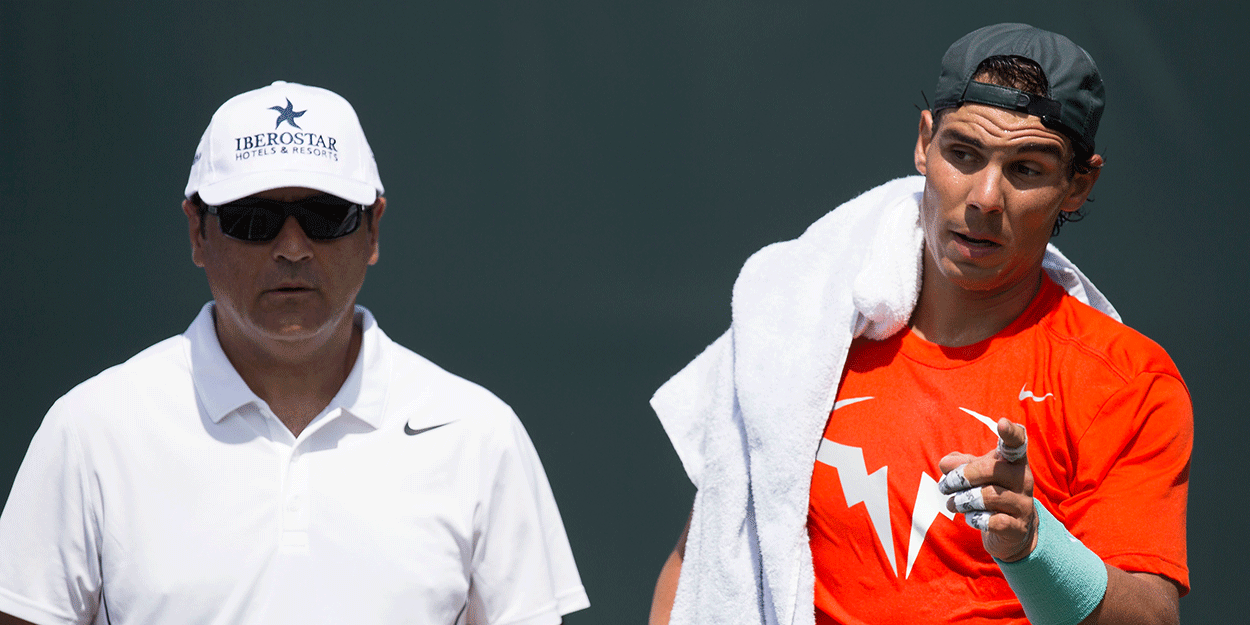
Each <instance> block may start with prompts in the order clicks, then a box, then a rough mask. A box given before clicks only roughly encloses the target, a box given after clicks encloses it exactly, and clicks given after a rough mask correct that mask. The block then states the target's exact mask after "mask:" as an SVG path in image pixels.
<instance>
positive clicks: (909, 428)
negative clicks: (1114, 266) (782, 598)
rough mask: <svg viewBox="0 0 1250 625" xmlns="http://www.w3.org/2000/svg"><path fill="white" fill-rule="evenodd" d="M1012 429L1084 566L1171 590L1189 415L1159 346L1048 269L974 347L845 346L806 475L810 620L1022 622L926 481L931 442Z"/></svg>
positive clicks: (932, 458) (975, 444)
mask: <svg viewBox="0 0 1250 625" xmlns="http://www.w3.org/2000/svg"><path fill="white" fill-rule="evenodd" d="M1001 417H1007V418H1009V419H1011V420H1012V421H1015V422H1017V423H1023V424H1024V425H1025V427H1026V428H1027V429H1028V434H1029V452H1028V453H1029V456H1028V457H1029V466H1030V468H1031V469H1032V471H1033V477H1034V480H1035V486H1034V497H1036V498H1037V499H1038V501H1040V502H1041V503H1042V504H1043V505H1045V506H1046V507H1047V509H1048V510H1050V511H1051V512H1052V513H1053V514H1054V515H1055V518H1057V519H1059V521H1060V522H1062V523H1063V524H1064V525H1065V526H1066V527H1067V528H1068V530H1069V531H1071V532H1072V533H1073V534H1074V535H1075V536H1076V537H1077V538H1079V539H1081V541H1082V542H1084V543H1085V545H1086V546H1088V547H1089V548H1090V549H1092V550H1093V551H1094V552H1095V553H1097V554H1098V555H1099V556H1100V557H1102V559H1103V560H1104V561H1105V562H1107V563H1109V564H1112V565H1114V566H1117V567H1119V568H1122V569H1125V570H1129V571H1145V572H1150V573H1156V574H1159V575H1163V576H1165V577H1168V578H1169V579H1172V580H1173V581H1175V582H1176V583H1177V584H1179V585H1180V587H1181V592H1182V594H1183V593H1185V592H1188V588H1189V571H1188V567H1187V566H1186V561H1185V502H1186V495H1187V490H1188V481H1189V456H1190V450H1191V447H1192V439H1193V412H1192V408H1191V406H1190V400H1189V392H1188V390H1187V389H1186V388H1185V384H1184V382H1183V381H1182V380H1181V377H1180V374H1179V373H1178V372H1177V370H1176V366H1175V365H1174V364H1173V363H1172V361H1171V359H1170V358H1168V356H1167V354H1166V353H1165V352H1164V351H1163V349H1162V348H1161V347H1159V346H1158V345H1157V344H1155V343H1154V342H1152V341H1151V340H1150V339H1147V338H1146V337H1144V336H1142V335H1141V334H1138V333H1137V332H1135V331H1133V330H1132V329H1130V328H1128V327H1126V326H1124V325H1122V324H1120V323H1118V322H1116V321H1115V320H1113V319H1111V318H1110V317H1107V316H1106V315H1104V314H1102V313H1100V312H1098V311H1096V310H1094V309H1093V308H1090V307H1089V306H1087V305H1085V304H1083V303H1081V302H1080V301H1078V300H1077V299H1076V298H1073V297H1071V296H1069V295H1068V294H1067V293H1065V292H1064V291H1063V289H1061V288H1060V287H1059V286H1057V285H1056V284H1055V283H1053V282H1051V281H1050V279H1049V278H1046V279H1044V280H1043V284H1042V288H1041V289H1040V290H1039V292H1038V295H1037V296H1036V297H1035V298H1034V300H1033V301H1032V302H1031V303H1030V304H1029V307H1028V308H1027V309H1026V310H1025V312H1024V313H1023V314H1022V315H1021V316H1020V317H1019V318H1018V319H1016V320H1015V321H1014V322H1013V323H1012V324H1011V325H1009V326H1008V327H1007V328H1004V329H1003V330H1002V331H1001V332H999V333H998V334H996V335H994V336H993V337H991V338H989V339H986V340H985V341H982V342H980V343H977V344H975V345H970V346H966V347H958V348H948V347H941V346H939V345H935V344H933V343H928V342H926V341H924V340H923V339H921V338H919V337H917V336H916V335H915V334H913V333H912V332H909V331H904V332H900V333H899V334H896V335H895V336H893V337H890V338H889V339H886V340H885V341H869V340H864V339H859V340H856V341H855V342H854V343H853V344H852V346H851V349H850V352H849V354H848V357H847V364H846V368H845V371H844V373H843V379H842V384H841V386H840V388H839V389H838V397H837V402H836V404H835V405H834V409H833V412H832V413H831V414H830V417H829V422H828V424H827V425H826V427H825V432H824V440H822V441H821V445H820V450H819V453H818V454H817V461H816V466H815V470H814V471H813V474H812V487H811V501H810V507H809V512H808V523H807V525H808V533H809V536H810V540H811V547H812V557H813V561H814V566H815V572H816V616H817V619H816V620H817V623H818V624H830V623H841V624H843V625H849V624H852V623H874V624H880V623H960V624H973V623H995V624H1002V623H1026V622H1027V621H1026V620H1025V618H1024V611H1023V610H1022V609H1021V607H1020V603H1019V602H1018V601H1017V600H1016V597H1015V594H1014V593H1013V592H1012V591H1011V588H1010V586H1008V585H1007V582H1006V581H1005V580H1004V579H1003V576H1002V573H1001V572H1000V571H999V569H998V566H997V565H995V564H994V561H993V559H992V558H991V557H990V556H989V554H987V553H986V552H985V549H984V547H982V545H981V535H980V532H979V531H977V530H975V529H973V528H971V527H969V526H968V525H967V524H966V523H964V521H963V519H962V517H961V515H957V514H955V513H951V512H948V511H947V510H946V499H947V497H944V496H942V495H941V494H939V493H938V490H937V486H936V483H937V480H939V479H940V478H941V473H939V471H938V461H939V460H940V459H941V458H942V457H943V456H945V455H946V454H947V453H950V452H952V451H962V452H967V453H971V454H975V455H981V454H984V453H986V452H988V451H989V450H991V449H993V448H994V447H995V445H996V444H997V441H998V436H997V434H996V432H995V430H994V422H995V421H997V420H998V419H999V418H1001Z"/></svg>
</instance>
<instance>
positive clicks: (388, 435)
mask: <svg viewBox="0 0 1250 625" xmlns="http://www.w3.org/2000/svg"><path fill="white" fill-rule="evenodd" d="M382 192H383V188H382V183H381V181H380V180H379V178H378V171H377V166H376V164H375V163H374V159H373V153H372V151H371V150H370V148H369V145H368V143H367V142H366V140H365V136H364V132H363V131H362V130H361V127H360V123H359V121H358V120H357V118H356V113H355V111H354V110H353V109H352V107H351V105H350V104H348V103H347V101H346V100H344V99H343V98H341V97H339V96H338V95H336V94H334V93H332V92H330V91H327V90H324V89H319V88H316V87H309V86H305V85H298V84H292V83H284V82H276V83H274V84H272V85H270V86H267V87H264V88H261V89H257V90H255V91H250V92H247V93H244V94H241V95H239V96H236V97H234V98H232V99H230V100H229V101H227V102H226V103H225V104H223V105H222V106H221V108H220V109H218V111H217V112H216V113H215V114H214V115H213V118H212V121H211V122H210V124H209V126H208V129H207V130H206V131H205V132H204V136H203V138H202V139H201V141H200V145H199V148H198V149H197V151H196V154H195V161H194V164H193V165H192V167H191V177H190V181H189V182H188V184H187V188H186V198H187V199H186V201H184V202H183V205H182V208H183V212H184V213H186V216H187V221H188V226H189V233H190V238H191V254H192V259H193V261H194V262H195V264H196V265H198V266H200V267H203V268H204V270H205V273H206V274H207V277H208V283H209V287H210V288H211V290H212V293H213V298H214V300H213V301H212V302H209V303H208V304H207V305H205V306H204V308H203V309H202V310H201V311H200V314H199V316H198V317H197V318H196V319H195V321H194V322H193V323H192V324H191V326H190V327H189V328H188V329H187V331H186V333H184V334H182V335H180V336H176V337H173V338H170V339H167V340H165V341H163V342H161V343H158V344H156V345H154V346H152V347H150V348H148V349H147V350H144V351H143V352H141V353H140V354H138V355H137V356H135V357H133V358H131V359H130V360H129V361H127V362H126V363H124V364H121V365H119V366H116V367H113V368H111V369H108V370H107V371H105V372H103V373H101V374H100V375H98V376H96V377H94V378H92V379H90V380H88V381H86V382H84V383H83V384H81V385H79V386H78V387H76V388H75V389H73V390H72V391H70V392H69V393H68V394H66V395H65V396H64V397H62V398H61V399H60V400H58V401H57V402H56V404H55V405H54V406H53V407H52V409H51V410H50V411H49V412H48V415H47V417H46V418H45V419H44V422H43V424H42V426H41V427H40V429H39V431H38V432H37V433H36V434H35V437H34V440H33V441H32V443H31V446H30V449H29V451H28V453H27V455H26V459H25V460H24V462H23V463H22V466H21V469H20V470H19V472H18V475H17V479H16V481H15V483H14V486H13V490H12V494H11V495H10V497H9V500H8V502H7V504H6V506H5V509H4V513H3V515H2V516H0V623H8V622H16V623H21V622H30V623H39V624H48V625H51V624H53V623H84V624H85V623H112V624H114V625H116V624H122V623H287V622H290V623H296V622H298V623H378V624H383V623H387V624H389V623H491V624H495V623H499V624H505V623H516V624H526V625H529V624H533V625H539V624H555V623H558V622H560V621H561V618H562V615H564V614H567V613H569V612H572V611H575V610H579V609H582V608H585V607H587V606H588V605H589V603H588V601H587V599H586V594H585V591H584V590H583V588H582V585H581V581H580V579H579V577H578V573H577V569H576V566H575V564H574V561H573V557H572V553H571V550H570V548H569V544H568V539H567V537H566V535H565V531H564V527H563V524H562V522H561V520H560V514H559V511H558V510H557V508H556V504H555V501H554V498H553V497H552V494H551V489H550V486H549V485H548V483H547V479H546V476H545V475H544V473H543V469H542V465H541V464H540V462H539V459H538V456H537V454H536V453H535V450H534V448H533V445H532V444H531V442H530V440H529V438H528V436H527V435H526V433H525V430H524V429H523V428H522V426H521V424H520V422H519V421H518V420H517V418H516V416H515V415H514V414H513V413H512V411H511V410H510V409H509V408H508V406H507V405H505V404H504V403H503V402H501V401H500V400H499V399H497V398H496V397H495V396H493V395H492V394H490V393H489V392H488V391H486V390H485V389H482V388H481V387H478V386H476V385H474V384H472V383H470V382H467V381H465V380H463V379H461V378H458V377H456V376H454V375H452V374H450V373H447V372H445V371H443V370H442V369H439V368H438V367H437V366H435V365H434V364H432V363H430V362H429V361H427V360H425V359H423V358H421V357H420V356H418V355H416V354H414V353H412V352H410V351H408V350H407V349H405V348H403V347H401V346H399V345H397V344H395V343H393V342H391V341H390V339H388V338H387V337H386V335H385V334H384V333H383V332H382V330H381V329H380V328H379V327H378V325H377V322H376V321H375V320H374V318H373V315H372V314H371V313H370V312H369V311H368V310H365V309H364V308H362V307H360V306H357V305H356V302H355V300H356V294H357V293H358V292H359V290H360V287H361V285H362V283H363V281H364V277H365V271H366V268H367V267H368V266H369V265H372V264H374V263H375V262H377V259H378V229H379V225H380V223H381V219H382V215H383V213H384V212H385V210H386V200H385V198H383V197H382Z"/></svg>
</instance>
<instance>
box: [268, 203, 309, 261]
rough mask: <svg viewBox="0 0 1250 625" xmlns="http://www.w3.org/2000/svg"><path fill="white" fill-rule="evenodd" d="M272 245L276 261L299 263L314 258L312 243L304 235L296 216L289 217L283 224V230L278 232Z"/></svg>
mask: <svg viewBox="0 0 1250 625" xmlns="http://www.w3.org/2000/svg"><path fill="white" fill-rule="evenodd" d="M272 245H273V257H274V258H275V259H277V258H282V259H284V260H287V261H290V262H299V261H302V260H307V259H308V258H311V257H312V251H313V248H312V241H310V240H309V239H308V235H307V234H304V229H303V228H301V227H300V225H299V222H298V221H297V220H296V219H295V216H294V215H287V217H286V221H285V222H283V223H282V230H280V231H278V236H277V237H274V240H273V243H272Z"/></svg>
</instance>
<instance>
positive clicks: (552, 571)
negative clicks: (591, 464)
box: [467, 412, 590, 625]
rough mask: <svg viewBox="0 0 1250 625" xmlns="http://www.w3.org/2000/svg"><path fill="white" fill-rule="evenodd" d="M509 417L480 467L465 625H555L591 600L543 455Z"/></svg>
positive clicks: (519, 426)
mask: <svg viewBox="0 0 1250 625" xmlns="http://www.w3.org/2000/svg"><path fill="white" fill-rule="evenodd" d="M508 416H509V423H508V424H507V427H501V428H499V430H500V431H497V432H495V433H493V435H492V436H491V437H490V440H491V443H490V445H491V448H490V449H488V450H487V456H486V457H485V458H484V466H483V467H482V469H483V473H482V479H481V490H480V493H479V497H480V499H479V504H478V505H479V511H478V515H477V517H478V518H477V521H476V523H475V534H474V544H473V562H472V566H473V572H472V578H471V582H470V588H469V604H468V608H467V622H468V623H473V624H480V625H486V624H489V625H554V624H555V623H559V622H560V620H561V616H562V615H564V614H568V613H569V612H574V611H576V610H581V609H583V608H586V607H589V606H590V601H589V600H588V599H587V597H586V591H585V589H584V588H583V587H582V583H581V578H580V576H579V575H578V572H577V565H576V563H575V562H574V561H573V552H572V549H571V548H570V547H569V540H568V536H567V535H566V533H565V531H564V523H563V521H562V520H561V519H560V511H559V509H558V508H557V507H556V502H555V497H554V496H553V495H552V493H551V486H550V484H549V483H548V481H547V475H546V473H544V472H543V467H542V463H541V462H540V461H539V459H538V453H537V452H536V451H535V450H534V445H533V443H532V442H531V441H530V438H529V435H528V434H526V432H525V429H524V427H523V426H522V425H521V422H520V421H519V420H518V419H517V418H516V416H515V415H512V414H511V412H509V415H508Z"/></svg>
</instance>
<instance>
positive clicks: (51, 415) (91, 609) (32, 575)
mask: <svg viewBox="0 0 1250 625" xmlns="http://www.w3.org/2000/svg"><path fill="white" fill-rule="evenodd" d="M67 403H69V402H67V401H66V399H65V398H62V399H61V400H60V401H58V402H57V404H56V405H54V406H53V407H52V410H51V411H49V412H48V416H47V417H45V419H44V421H43V424H42V425H41V426H40V427H39V430H38V431H37V432H36V433H35V436H34V439H33V440H32V441H31V444H30V448H29V449H28V450H27V452H26V457H25V459H24V460H23V461H22V465H21V468H20V469H18V472H17V478H16V480H15V481H14V483H13V490H12V492H11V493H10V494H9V499H8V501H7V502H6V503H5V506H4V512H3V514H0V612H5V613H7V614H10V615H13V616H16V617H18V618H22V619H25V620H27V621H30V622H32V623H38V624H41V625H42V624H49V625H51V624H53V623H58V624H59V623H88V622H91V620H92V619H94V617H95V614H96V611H97V609H98V607H99V596H100V585H101V583H100V579H101V575H100V531H99V530H100V528H99V523H98V518H97V516H96V514H95V510H98V509H99V508H98V505H97V503H98V501H99V491H98V489H96V488H95V487H94V485H93V482H92V480H91V478H90V472H89V471H88V470H87V468H86V466H85V462H84V458H83V450H82V446H81V444H80V441H79V439H78V436H77V434H76V433H75V432H74V431H73V429H72V428H71V424H70V423H69V422H68V421H69V420H68V419H67V418H66V417H67V416H68V415H67V414H65V413H67V412H69V409H68V408H67V407H66V404H67Z"/></svg>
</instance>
